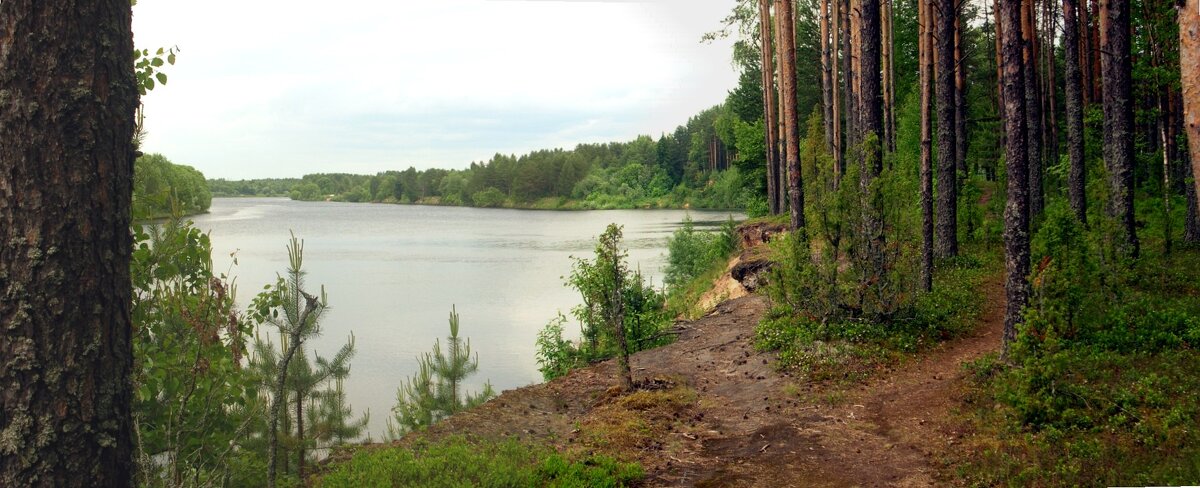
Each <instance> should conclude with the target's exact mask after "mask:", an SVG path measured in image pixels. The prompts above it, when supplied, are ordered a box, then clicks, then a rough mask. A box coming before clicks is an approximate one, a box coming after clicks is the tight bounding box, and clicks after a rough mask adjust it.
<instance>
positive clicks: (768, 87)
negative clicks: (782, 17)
mask: <svg viewBox="0 0 1200 488" xmlns="http://www.w3.org/2000/svg"><path fill="white" fill-rule="evenodd" d="M768 1H769V0H758V15H759V29H758V30H759V41H760V43H761V44H762V52H761V54H762V86H763V108H764V109H765V110H766V112H765V113H764V114H763V116H764V117H765V118H766V120H764V121H763V123H764V125H765V126H766V127H765V130H764V131H763V132H765V133H766V139H767V206H768V207H769V208H770V211H771V214H772V215H775V214H778V213H779V197H778V196H777V195H778V192H779V144H778V143H777V142H776V141H775V136H776V134H778V133H777V132H776V130H775V127H777V126H778V125H779V121H778V117H777V116H776V107H775V63H774V60H773V56H772V49H771V7H770V5H769V4H768Z"/></svg>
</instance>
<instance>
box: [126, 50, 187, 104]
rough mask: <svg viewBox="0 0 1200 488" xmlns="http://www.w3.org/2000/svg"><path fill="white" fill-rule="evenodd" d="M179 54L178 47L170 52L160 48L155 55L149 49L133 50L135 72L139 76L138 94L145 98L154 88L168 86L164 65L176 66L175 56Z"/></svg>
mask: <svg viewBox="0 0 1200 488" xmlns="http://www.w3.org/2000/svg"><path fill="white" fill-rule="evenodd" d="M178 52H179V48H178V47H172V48H171V49H169V50H164V49H163V48H161V47H160V48H158V50H157V51H155V52H154V54H153V55H151V54H150V50H149V49H134V50H133V71H134V72H135V73H136V74H137V79H138V83H137V84H138V92H140V93H141V95H142V96H143V97H144V96H146V92H148V91H150V90H153V89H154V86H155V85H156V84H157V85H166V84H167V74H166V73H164V72H163V71H162V68H163V66H164V64H170V65H174V64H175V54H176V53H178Z"/></svg>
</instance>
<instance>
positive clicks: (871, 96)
mask: <svg viewBox="0 0 1200 488" xmlns="http://www.w3.org/2000/svg"><path fill="white" fill-rule="evenodd" d="M879 3H880V0H861V2H860V8H861V13H860V15H859V24H860V29H859V32H861V34H860V38H859V41H860V43H859V44H860V46H859V53H860V58H859V61H858V66H859V70H858V77H859V97H860V98H859V100H858V103H859V104H860V106H861V107H860V108H861V115H860V118H861V123H862V134H863V137H864V138H868V139H869V138H871V137H874V139H875V142H874V143H872V144H871V145H870V147H868V148H866V153H867V154H866V160H867V162H868V163H869V164H868V166H867V167H866V168H865V169H866V171H864V174H869V175H870V177H871V178H875V177H878V176H879V174H880V173H882V172H883V153H882V141H881V139H880V137H881V136H882V135H883V116H882V115H883V108H882V107H883V94H882V92H881V91H880V78H881V72H880V56H879V48H880V26H879V24H880V22H879V19H880V12H879V10H880V9H879Z"/></svg>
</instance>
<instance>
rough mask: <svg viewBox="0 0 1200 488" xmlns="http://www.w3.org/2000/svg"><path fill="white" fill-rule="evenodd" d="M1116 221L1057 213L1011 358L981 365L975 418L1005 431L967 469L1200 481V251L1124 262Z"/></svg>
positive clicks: (1067, 480) (1012, 477) (1013, 475)
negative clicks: (1084, 220)
mask: <svg viewBox="0 0 1200 488" xmlns="http://www.w3.org/2000/svg"><path fill="white" fill-rule="evenodd" d="M1104 228H1105V226H1104V225H1103V223H1098V224H1096V225H1094V227H1093V228H1092V229H1090V230H1088V229H1084V228H1083V227H1082V226H1081V225H1079V224H1078V223H1077V222H1076V221H1075V219H1074V218H1073V217H1072V215H1071V212H1070V210H1069V209H1068V208H1067V207H1066V205H1064V204H1062V203H1061V202H1058V203H1057V204H1053V205H1051V206H1050V207H1048V208H1047V209H1046V212H1045V220H1044V223H1043V225H1042V228H1041V229H1040V231H1039V232H1038V234H1037V237H1036V239H1035V240H1034V246H1033V249H1034V253H1033V256H1034V263H1036V264H1035V266H1034V270H1033V272H1032V273H1031V279H1030V281H1031V284H1032V290H1033V293H1032V296H1031V300H1030V306H1029V308H1028V309H1027V311H1026V314H1025V323H1024V324H1023V325H1022V326H1021V327H1020V328H1019V329H1018V335H1017V339H1016V341H1015V342H1014V343H1013V344H1012V346H1011V348H1010V350H1009V358H1008V360H1009V362H1010V364H1011V367H1007V368H1005V367H1003V365H994V364H993V365H985V364H976V365H975V367H974V369H975V372H976V374H975V375H974V377H975V379H976V389H975V391H974V393H973V396H974V403H976V404H978V405H981V406H986V408H980V409H979V410H977V411H975V412H973V418H974V420H975V422H976V423H977V425H979V426H980V429H981V430H983V431H984V432H986V433H988V434H990V435H991V436H993V437H995V438H996V441H995V442H993V443H991V446H990V447H989V448H988V449H985V450H984V451H983V452H982V453H981V454H980V455H978V456H976V458H975V459H973V462H972V463H969V464H967V465H965V467H964V468H963V470H962V471H963V474H964V476H965V477H967V478H968V479H971V480H973V481H975V482H977V483H980V484H995V483H1000V482H1004V481H1007V482H1008V483H1012V484H1022V485H1028V484H1034V485H1053V486H1099V485H1141V484H1158V485H1161V484H1178V483H1188V482H1195V480H1197V479H1200V432H1197V430H1196V428H1195V426H1196V425H1198V424H1200V399H1198V398H1197V396H1196V394H1195V392H1196V391H1198V390H1200V375H1197V373H1196V372H1197V371H1200V355H1197V354H1196V353H1195V347H1196V345H1198V344H1200V301H1198V300H1196V298H1195V297H1196V294H1197V289H1196V286H1197V283H1200V266H1198V264H1200V255H1198V254H1197V253H1195V252H1186V253H1177V254H1176V255H1174V256H1172V257H1171V258H1170V259H1164V258H1162V257H1160V256H1153V255H1151V256H1144V257H1143V258H1141V259H1140V260H1139V261H1137V262H1121V261H1117V260H1114V259H1112V258H1111V254H1109V253H1108V251H1107V247H1108V246H1107V245H1106V243H1105V241H1104V237H1103V236H1102V235H1101V234H1102V233H1103V232H1104V230H1103V229H1104ZM1148 247H1149V246H1148Z"/></svg>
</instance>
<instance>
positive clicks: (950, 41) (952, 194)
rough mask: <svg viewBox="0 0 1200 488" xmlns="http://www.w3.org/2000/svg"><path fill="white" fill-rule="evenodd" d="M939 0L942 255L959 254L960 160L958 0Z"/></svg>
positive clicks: (938, 243) (937, 244)
mask: <svg viewBox="0 0 1200 488" xmlns="http://www.w3.org/2000/svg"><path fill="white" fill-rule="evenodd" d="M955 1H956V0H936V5H935V6H934V10H935V13H936V15H935V20H934V25H933V28H934V32H935V33H936V35H935V37H936V39H937V63H938V66H937V117H938V176H937V241H936V242H935V245H934V250H935V252H936V253H937V257H939V258H948V257H951V256H957V255H958V164H957V161H955V158H954V157H955V154H956V152H955V151H956V148H957V144H956V143H955V141H954V136H955V130H956V129H955V128H956V127H957V124H956V123H955V121H954V101H955V99H956V97H955V95H954V76H955V75H954V74H955V71H956V70H955V68H954V18H955V15H954V10H955V9H954V2H955Z"/></svg>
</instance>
